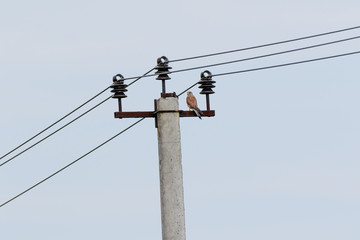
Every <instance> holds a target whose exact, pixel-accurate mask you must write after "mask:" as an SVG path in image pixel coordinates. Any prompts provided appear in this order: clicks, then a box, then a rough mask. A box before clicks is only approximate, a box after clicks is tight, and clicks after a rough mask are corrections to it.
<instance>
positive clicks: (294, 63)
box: [177, 51, 360, 97]
mask: <svg viewBox="0 0 360 240" xmlns="http://www.w3.org/2000/svg"><path fill="white" fill-rule="evenodd" d="M359 53H360V51H356V52H350V53H343V54H338V55H332V56H327V57H321V58H314V59H309V60H303V61H298V62H291V63H284V64H278V65H272V66H266V67H260V68H252V69H246V70H240V71H234V72H226V73H218V74H213V75H212V77H218V76H224V75H231V74H240V73H246V72H254V71H260V70H266V69H272V68H279V67H286V66H291V65H297V64H303V63H309V62H316V61H322V60H327V59H332V58H338V57H345V56H350V55H355V54H359ZM197 84H198V83H197V82H196V83H194V84H193V85H191V86H190V87H188V88H187V89H185V90H184V91H182V92H181V93H180V94H178V95H177V96H178V97H179V96H181V95H183V94H184V93H185V92H187V91H188V90H190V89H192V88H193V87H195V86H196V85H197Z"/></svg>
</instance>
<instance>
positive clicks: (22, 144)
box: [0, 87, 110, 160]
mask: <svg viewBox="0 0 360 240" xmlns="http://www.w3.org/2000/svg"><path fill="white" fill-rule="evenodd" d="M109 88H110V87H107V88H105V89H104V90H102V91H101V92H99V93H98V94H96V95H95V96H93V97H92V98H90V99H89V100H87V101H86V102H84V103H83V104H81V105H80V106H78V107H77V108H75V109H74V110H72V111H71V112H69V113H68V114H66V115H65V116H63V117H61V118H60V119H59V120H57V121H55V122H54V123H52V124H51V125H49V126H48V127H46V128H44V129H43V130H41V131H40V132H39V133H37V134H35V135H34V136H32V137H31V138H29V139H28V140H26V141H25V142H23V143H21V144H20V145H19V146H17V147H15V148H14V149H12V150H11V151H9V152H8V153H6V154H4V155H3V156H1V157H0V160H1V159H3V158H4V157H6V156H7V155H9V154H10V153H12V152H14V151H15V150H17V149H19V148H20V147H22V146H24V145H25V144H26V143H28V142H30V141H31V140H33V139H34V138H36V137H37V136H39V135H40V134H42V133H44V132H45V131H46V130H48V129H50V128H52V127H53V126H55V125H56V124H57V123H59V122H61V121H62V120H64V119H65V118H67V117H68V116H70V115H71V114H73V113H74V112H76V111H77V110H79V109H80V108H82V107H83V106H85V105H86V104H88V103H89V102H91V101H92V100H94V99H95V98H97V97H98V96H100V95H101V94H103V93H104V92H105V91H107V90H108V89H109Z"/></svg>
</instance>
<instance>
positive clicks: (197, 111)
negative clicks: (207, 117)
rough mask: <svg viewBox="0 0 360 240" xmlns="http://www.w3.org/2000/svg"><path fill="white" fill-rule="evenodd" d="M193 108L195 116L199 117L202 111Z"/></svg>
mask: <svg viewBox="0 0 360 240" xmlns="http://www.w3.org/2000/svg"><path fill="white" fill-rule="evenodd" d="M193 110H194V112H195V114H196V116H198V117H199V118H200V119H201V115H202V114H203V113H202V112H201V110H200V109H199V108H194V109H193Z"/></svg>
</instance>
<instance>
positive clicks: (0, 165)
mask: <svg viewBox="0 0 360 240" xmlns="http://www.w3.org/2000/svg"><path fill="white" fill-rule="evenodd" d="M153 70H154V68H152V69H151V70H149V71H147V72H146V73H144V74H143V75H142V76H140V77H138V78H137V79H135V80H134V81H132V82H131V83H130V84H129V85H128V87H129V86H130V85H132V84H134V83H135V82H137V81H139V80H140V79H141V78H142V77H144V76H146V75H147V74H149V73H150V72H151V71H153ZM109 88H110V87H108V88H106V89H105V90H107V89H109ZM105 90H103V91H102V92H101V93H103V92H104V91H105ZM101 93H99V94H98V95H100V94H101ZM98 95H97V96H98ZM97 96H95V97H97ZM95 97H93V98H95ZM111 97H112V96H110V97H108V98H106V99H105V100H103V101H102V102H100V103H98V104H96V105H95V106H94V107H92V108H90V109H89V110H87V111H86V112H84V113H83V114H81V115H79V116H78V117H76V118H74V119H73V120H71V121H70V122H68V123H66V124H65V125H63V126H62V127H60V128H58V129H57V130H55V131H54V132H52V133H50V134H48V135H47V136H45V137H44V138H42V139H40V140H39V141H37V142H36V143H34V144H32V145H31V146H29V147H28V148H26V149H24V150H23V151H21V152H19V153H18V154H16V155H15V156H13V157H11V158H9V159H8V160H6V161H4V162H2V163H1V164H0V167H2V166H3V165H5V164H6V163H8V162H10V161H12V160H14V159H15V158H17V157H18V156H20V155H21V154H23V153H25V152H27V151H28V150H30V149H31V148H33V147H35V146H36V145H38V144H39V143H41V142H43V141H44V140H46V139H47V138H49V137H50V136H52V135H54V134H55V133H57V132H59V131H60V130H62V129H64V128H65V127H67V126H69V125H70V124H72V123H73V122H75V121H76V120H78V119H80V118H81V117H83V116H85V115H86V114H88V113H89V112H91V111H92V110H94V109H95V108H97V107H99V106H100V105H102V104H103V103H105V102H106V101H107V100H109V99H110V98H111ZM91 100H92V99H91ZM91 100H88V102H89V101H91ZM83 105H85V104H83ZM73 112H75V110H74V111H72V113H73ZM68 115H70V114H68ZM64 118H65V117H64ZM64 118H63V119H64ZM59 121H60V120H59ZM59 121H57V122H56V123H58V122H59ZM56 123H54V124H52V126H53V125H55V124H56ZM49 128H50V127H48V128H47V129H49ZM47 129H45V130H43V131H42V132H44V131H46V130H47ZM42 132H41V133H42ZM41 133H39V134H37V135H35V136H34V137H32V138H31V139H29V140H28V141H27V142H29V141H30V140H32V139H34V138H35V137H36V136H38V135H40V134H41ZM27 142H25V143H27ZM25 143H23V144H21V145H19V146H18V147H17V148H16V149H18V148H20V147H21V146H23V145H24V144H25ZM16 149H14V150H12V151H11V152H13V151H15V150H16ZM9 153H10V152H9ZM9 153H8V154H9ZM8 154H6V155H8ZM4 156H5V155H4Z"/></svg>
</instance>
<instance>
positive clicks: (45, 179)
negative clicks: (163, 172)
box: [0, 118, 145, 207]
mask: <svg viewBox="0 0 360 240" xmlns="http://www.w3.org/2000/svg"><path fill="white" fill-rule="evenodd" d="M144 119H145V118H141V119H140V120H138V121H136V122H135V123H133V124H131V125H130V126H129V127H127V128H125V129H124V130H122V131H121V132H119V133H118V134H116V135H114V136H113V137H111V138H109V139H108V140H106V141H105V142H103V143H102V144H100V145H98V146H97V147H95V148H93V149H92V150H90V151H89V152H87V153H85V154H84V155H82V156H81V157H79V158H77V159H76V160H75V161H73V162H71V163H69V164H68V165H66V166H65V167H63V168H61V169H60V170H58V171H56V172H54V173H53V174H51V175H50V176H48V177H46V178H44V179H43V180H41V181H40V182H38V183H36V184H35V185H33V186H31V187H29V188H28V189H26V190H25V191H23V192H21V193H20V194H18V195H16V196H15V197H13V198H11V199H10V200H8V201H6V202H4V203H3V204H1V205H0V207H3V206H5V205H6V204H8V203H10V202H11V201H13V200H15V199H16V198H18V197H20V196H21V195H23V194H25V193H27V192H28V191H30V190H31V189H33V188H35V187H37V186H39V185H40V184H42V183H43V182H45V181H47V180H49V179H50V178H52V177H54V176H55V175H57V174H58V173H60V172H62V171H63V170H65V169H66V168H68V167H70V166H71V165H73V164H74V163H76V162H78V161H80V160H81V159H83V158H84V157H86V156H87V155H89V154H90V153H92V152H94V151H95V150H97V149H99V148H100V147H102V146H104V145H105V144H107V143H108V142H110V141H111V140H113V139H114V138H116V137H118V136H120V135H121V134H123V133H124V132H126V131H127V130H129V129H130V128H132V127H134V126H135V125H137V124H138V123H140V122H141V121H142V120H144Z"/></svg>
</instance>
